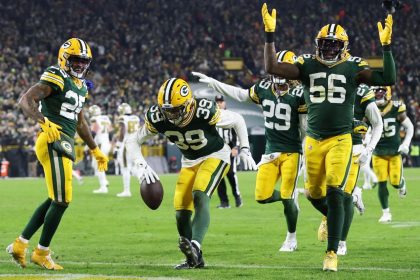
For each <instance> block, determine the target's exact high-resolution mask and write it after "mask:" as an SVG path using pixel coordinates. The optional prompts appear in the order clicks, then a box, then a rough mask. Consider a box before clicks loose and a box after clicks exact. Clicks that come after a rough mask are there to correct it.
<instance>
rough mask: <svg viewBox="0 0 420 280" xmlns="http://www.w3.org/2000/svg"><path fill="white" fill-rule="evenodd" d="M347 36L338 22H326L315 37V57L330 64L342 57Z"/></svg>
mask: <svg viewBox="0 0 420 280" xmlns="http://www.w3.org/2000/svg"><path fill="white" fill-rule="evenodd" d="M348 44H349V37H348V36H347V33H346V30H344V28H343V27H342V26H341V25H339V24H327V25H325V26H324V27H322V28H321V30H320V31H319V33H318V35H317V36H316V39H315V45H316V58H317V59H318V60H319V61H320V62H322V63H324V64H326V65H328V66H331V65H333V64H335V63H337V62H340V61H341V60H342V59H344V58H345V57H346V56H345V53H346V50H347V46H348Z"/></svg>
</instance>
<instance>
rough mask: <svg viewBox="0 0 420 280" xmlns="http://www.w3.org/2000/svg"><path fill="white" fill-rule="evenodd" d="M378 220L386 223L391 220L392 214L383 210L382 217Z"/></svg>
mask: <svg viewBox="0 0 420 280" xmlns="http://www.w3.org/2000/svg"><path fill="white" fill-rule="evenodd" d="M378 222H380V223H381V224H387V223H390V222H392V215H391V213H390V212H383V214H382V217H380V218H379V220H378Z"/></svg>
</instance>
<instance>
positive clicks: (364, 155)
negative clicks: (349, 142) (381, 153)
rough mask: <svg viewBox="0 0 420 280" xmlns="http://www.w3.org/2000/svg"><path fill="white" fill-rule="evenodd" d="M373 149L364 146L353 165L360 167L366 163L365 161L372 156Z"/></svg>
mask: <svg viewBox="0 0 420 280" xmlns="http://www.w3.org/2000/svg"><path fill="white" fill-rule="evenodd" d="M372 152H373V149H372V147H370V146H366V147H364V148H363V150H362V152H361V153H360V156H359V157H358V158H357V159H356V161H355V163H358V164H359V165H360V166H363V165H365V164H366V163H367V160H368V159H369V158H370V156H371V155H372Z"/></svg>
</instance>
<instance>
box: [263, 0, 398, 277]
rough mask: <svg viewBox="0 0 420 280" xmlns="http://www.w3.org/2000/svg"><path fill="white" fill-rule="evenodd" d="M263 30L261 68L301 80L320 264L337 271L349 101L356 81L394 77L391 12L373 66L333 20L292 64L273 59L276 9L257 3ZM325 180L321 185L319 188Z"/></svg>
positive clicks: (389, 82)
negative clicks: (322, 221)
mask: <svg viewBox="0 0 420 280" xmlns="http://www.w3.org/2000/svg"><path fill="white" fill-rule="evenodd" d="M262 17H263V21H264V26H265V31H266V43H265V48H264V57H265V68H266V71H267V72H268V73H270V74H273V75H278V76H280V77H285V78H287V79H292V80H296V79H298V80H301V81H302V84H303V85H304V87H305V91H304V96H305V102H306V105H307V107H308V129H307V137H306V141H305V161H306V163H305V166H306V172H307V180H306V183H305V184H306V187H307V188H308V190H309V194H310V198H311V202H312V204H313V205H315V207H318V206H317V205H319V206H322V205H324V204H325V199H326V203H327V207H328V215H327V220H328V245H327V253H326V255H325V258H324V264H323V270H330V271H337V255H336V252H337V249H338V243H339V239H340V237H341V232H342V227H343V216H344V208H343V191H342V189H341V188H342V187H343V185H344V182H345V181H346V178H347V173H348V169H349V168H348V167H349V164H350V160H351V151H352V142H351V135H350V132H351V130H352V119H353V104H354V99H355V94H356V90H357V86H358V85H359V84H361V83H365V84H368V85H392V84H394V83H395V80H396V75H395V63H394V60H393V57H392V53H391V50H390V45H391V32H392V16H391V15H388V17H387V18H386V21H385V28H382V24H381V23H378V29H379V37H380V41H381V44H382V45H383V53H384V57H383V60H384V68H383V71H372V70H370V69H369V67H368V64H367V63H366V62H365V61H364V60H363V59H361V58H359V57H353V56H350V55H349V54H348V52H346V50H347V46H348V42H349V40H348V36H347V33H346V31H345V30H344V28H343V27H342V26H340V25H338V24H328V25H326V26H324V27H322V28H321V30H320V31H319V33H318V35H317V37H316V53H315V54H305V55H303V56H300V57H299V58H298V61H297V62H296V63H295V64H294V65H292V64H289V63H278V62H277V61H276V58H275V54H276V51H275V47H274V31H275V28H276V11H275V10H273V12H272V14H270V13H269V12H268V9H267V5H266V4H263V6H262ZM323 185H326V186H327V188H326V191H325V190H323V187H322V186H323Z"/></svg>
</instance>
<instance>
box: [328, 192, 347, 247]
mask: <svg viewBox="0 0 420 280" xmlns="http://www.w3.org/2000/svg"><path fill="white" fill-rule="evenodd" d="M327 205H328V215H327V224H328V245H327V251H334V252H337V250H338V242H339V241H340V237H341V231H342V229H343V220H344V207H343V191H342V190H341V189H340V188H336V187H329V186H328V187H327Z"/></svg>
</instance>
